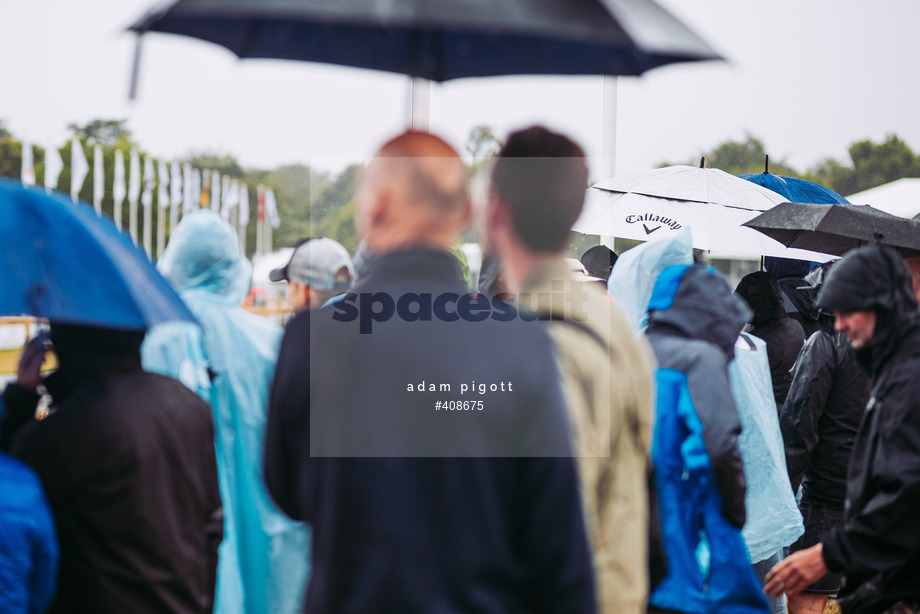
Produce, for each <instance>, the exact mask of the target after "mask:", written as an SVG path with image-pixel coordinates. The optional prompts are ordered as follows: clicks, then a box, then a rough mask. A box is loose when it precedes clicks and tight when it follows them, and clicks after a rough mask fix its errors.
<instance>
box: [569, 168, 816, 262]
mask: <svg viewBox="0 0 920 614" xmlns="http://www.w3.org/2000/svg"><path fill="white" fill-rule="evenodd" d="M782 202H786V198H784V197H783V196H780V195H779V194H777V193H776V192H773V191H771V190H768V189H766V188H763V187H761V186H759V185H756V184H754V183H751V182H750V181H745V180H744V179H741V178H739V177H735V176H734V175H730V174H728V173H726V172H725V171H721V170H719V169H716V168H696V167H693V166H668V167H665V168H659V169H655V170H653V171H648V172H644V173H634V174H631V175H623V176H620V177H614V178H612V179H607V180H605V181H601V182H599V183H597V184H595V185H593V186H592V187H590V188H588V192H587V196H586V199H585V207H584V210H583V211H582V213H581V216H580V217H579V218H578V220H577V221H576V222H575V225H574V226H573V227H572V229H573V230H575V231H577V232H581V233H584V234H593V235H603V236H610V237H621V238H624V239H638V240H641V241H645V240H648V239H650V238H655V237H657V236H659V235H661V234H667V233H670V232H674V231H677V230H679V229H681V228H684V227H688V228H690V229H691V232H692V235H693V247H695V248H697V249H703V250H706V251H709V252H710V253H712V255H715V256H783V257H786V258H799V259H802V260H817V261H825V260H828V259H829V258H830V256H827V255H825V254H818V253H816V252H809V251H805V250H799V249H789V248H787V247H785V246H784V245H783V244H781V243H780V242H779V241H774V240H773V239H770V238H769V237H767V236H765V235H763V234H761V233H758V232H752V229H751V228H745V227H744V226H742V224H744V223H745V222H747V221H748V220H751V219H753V218H754V217H756V216H757V215H759V214H760V213H762V212H764V211H768V210H769V209H772V208H773V207H775V206H776V205H778V204H780V203H782Z"/></svg>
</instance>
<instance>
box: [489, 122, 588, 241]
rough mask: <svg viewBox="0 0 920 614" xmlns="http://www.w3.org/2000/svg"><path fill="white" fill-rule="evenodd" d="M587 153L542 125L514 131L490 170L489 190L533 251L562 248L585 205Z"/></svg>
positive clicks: (565, 137)
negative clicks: (506, 209) (496, 197)
mask: <svg viewBox="0 0 920 614" xmlns="http://www.w3.org/2000/svg"><path fill="white" fill-rule="evenodd" d="M587 184H588V165H587V163H586V161H585V152H584V150H582V148H581V147H580V146H579V145H578V144H577V143H575V142H574V141H573V140H572V139H570V138H568V137H567V136H565V135H563V134H559V133H556V132H552V131H550V130H548V129H546V128H544V127H543V126H532V127H530V128H526V129H524V130H519V131H517V132H512V133H511V134H510V135H509V136H508V140H507V141H506V142H505V145H504V146H503V147H502V148H501V149H500V150H499V152H498V154H497V155H496V158H495V165H494V167H493V170H492V185H491V189H492V191H493V192H494V193H495V194H497V195H498V196H499V197H500V198H501V200H502V201H503V203H504V205H505V206H506V207H507V208H508V212H509V213H510V214H511V220H512V223H513V225H514V230H515V232H516V233H517V235H518V237H519V238H520V239H521V241H523V243H524V245H526V246H527V247H528V248H530V249H531V250H533V251H535V252H557V251H560V250H562V248H564V247H565V245H566V243H567V241H568V237H569V231H570V230H571V228H572V224H574V223H575V220H577V219H578V216H579V214H580V213H581V208H582V206H583V204H584V198H585V189H587V187H588V186H587Z"/></svg>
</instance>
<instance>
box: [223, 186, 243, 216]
mask: <svg viewBox="0 0 920 614" xmlns="http://www.w3.org/2000/svg"><path fill="white" fill-rule="evenodd" d="M224 179H227V177H226V176H224ZM223 192H224V196H223V201H224V202H223V204H222V206H221V211H220V214H221V216H222V217H223V218H224V219H225V220H229V219H230V213H231V212H232V211H233V208H234V207H236V206H237V205H239V204H240V182H239V181H238V180H236V179H229V180H227V181H225V182H224V186H223Z"/></svg>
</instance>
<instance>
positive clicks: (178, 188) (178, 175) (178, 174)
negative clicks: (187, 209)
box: [169, 162, 184, 209]
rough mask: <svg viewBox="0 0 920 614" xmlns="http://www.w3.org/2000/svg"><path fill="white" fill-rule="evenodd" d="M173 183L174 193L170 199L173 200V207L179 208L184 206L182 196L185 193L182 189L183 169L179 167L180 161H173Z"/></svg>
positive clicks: (171, 184)
mask: <svg viewBox="0 0 920 614" xmlns="http://www.w3.org/2000/svg"><path fill="white" fill-rule="evenodd" d="M170 175H172V183H170V184H169V185H170V186H172V194H171V198H170V200H171V201H172V202H171V204H172V208H173V209H178V208H179V207H181V206H182V196H183V195H184V193H183V191H182V171H181V170H180V169H179V163H178V162H173V163H172V172H171V173H170Z"/></svg>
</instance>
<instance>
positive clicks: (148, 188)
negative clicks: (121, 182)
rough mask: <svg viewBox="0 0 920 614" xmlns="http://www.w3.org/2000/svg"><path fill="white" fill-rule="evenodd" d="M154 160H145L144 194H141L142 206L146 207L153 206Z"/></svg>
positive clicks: (147, 157) (148, 158)
mask: <svg viewBox="0 0 920 614" xmlns="http://www.w3.org/2000/svg"><path fill="white" fill-rule="evenodd" d="M153 183H154V177H153V158H151V157H150V156H146V157H145V158H144V193H143V194H141V204H142V205H144V206H145V207H150V206H151V205H153Z"/></svg>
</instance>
